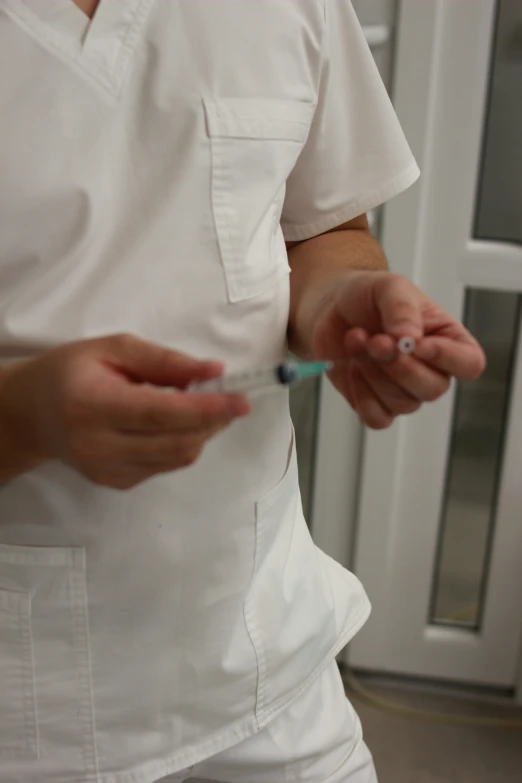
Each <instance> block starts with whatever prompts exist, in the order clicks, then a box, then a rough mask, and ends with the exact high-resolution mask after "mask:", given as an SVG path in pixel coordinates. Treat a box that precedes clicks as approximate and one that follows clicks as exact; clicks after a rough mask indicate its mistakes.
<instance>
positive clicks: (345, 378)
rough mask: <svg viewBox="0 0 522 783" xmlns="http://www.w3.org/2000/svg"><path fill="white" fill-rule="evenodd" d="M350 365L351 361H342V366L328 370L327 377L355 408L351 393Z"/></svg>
mask: <svg viewBox="0 0 522 783" xmlns="http://www.w3.org/2000/svg"><path fill="white" fill-rule="evenodd" d="M352 366H353V361H347V362H346V363H343V365H342V366H340V367H338V368H337V369H335V370H332V371H331V372H329V373H328V378H329V380H330V381H331V383H332V384H333V386H334V387H335V388H336V389H337V391H338V392H339V393H340V394H342V396H343V397H344V398H345V399H346V400H347V401H348V402H349V404H350V405H351V407H352V408H353V409H354V410H355V397H354V394H353V381H352V374H351V369H350V368H351V367H352Z"/></svg>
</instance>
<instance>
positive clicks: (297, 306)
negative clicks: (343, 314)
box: [288, 218, 388, 358]
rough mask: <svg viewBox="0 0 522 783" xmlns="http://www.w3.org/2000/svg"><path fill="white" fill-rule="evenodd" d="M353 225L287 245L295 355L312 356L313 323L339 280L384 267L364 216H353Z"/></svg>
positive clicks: (291, 339) (291, 340) (290, 324)
mask: <svg viewBox="0 0 522 783" xmlns="http://www.w3.org/2000/svg"><path fill="white" fill-rule="evenodd" d="M354 222H355V221H354ZM356 225H357V227H355V228H347V229H343V230H338V231H332V232H330V233H327V234H321V236H318V237H314V238H313V239H309V240H307V241H306V242H301V243H298V244H295V245H294V246H291V247H290V248H289V251H288V259H289V263H290V268H291V270H292V273H291V275H290V318H289V322H288V340H289V346H290V350H291V351H292V352H293V353H295V354H296V355H297V356H300V357H302V358H309V357H311V356H312V355H313V351H312V335H313V328H314V324H315V323H316V321H317V317H318V316H319V315H320V313H321V312H323V310H324V309H326V308H328V307H329V306H330V305H331V303H332V299H333V297H334V295H335V291H336V289H337V287H338V285H339V283H340V281H341V280H343V279H345V278H346V276H347V275H349V274H352V273H353V272H354V271H360V270H365V271H368V270H375V271H383V270H386V269H387V268H388V264H387V261H386V257H385V255H384V252H383V250H382V248H381V246H380V244H379V243H378V242H377V240H376V239H374V238H373V237H372V235H371V233H370V232H369V230H368V228H367V222H366V219H361V218H359V219H357V221H356Z"/></svg>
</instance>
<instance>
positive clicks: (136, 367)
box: [101, 335, 223, 389]
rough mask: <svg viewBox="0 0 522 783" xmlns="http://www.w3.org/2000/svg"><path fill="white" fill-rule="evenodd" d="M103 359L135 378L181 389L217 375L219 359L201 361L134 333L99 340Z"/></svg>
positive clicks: (220, 367)
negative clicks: (216, 360)
mask: <svg viewBox="0 0 522 783" xmlns="http://www.w3.org/2000/svg"><path fill="white" fill-rule="evenodd" d="M101 343H102V344H103V348H104V351H103V354H104V359H105V360H106V361H108V362H109V363H110V364H111V365H112V366H113V368H115V369H117V370H118V371H119V372H120V373H122V374H123V375H126V376H127V377H128V378H129V379H132V380H134V381H140V382H142V383H150V384H153V385H155V386H175V387H177V388H179V389H184V388H185V387H186V386H188V384H189V383H192V382H193V381H205V380H210V379H212V378H216V377H219V376H220V375H221V374H222V372H223V365H222V364H221V363H220V362H212V361H200V360H198V359H194V358H193V357H192V356H187V355H186V354H184V353H179V352H177V351H172V350H170V349H169V348H165V347H164V346H161V345H156V344H155V343H151V342H147V341H146V340H142V339H140V338H139V337H134V336H133V335H117V336H115V337H108V338H106V339H104V340H102V341H101Z"/></svg>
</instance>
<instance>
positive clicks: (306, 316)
mask: <svg viewBox="0 0 522 783" xmlns="http://www.w3.org/2000/svg"><path fill="white" fill-rule="evenodd" d="M359 274H361V272H360V271H359V270H355V269H354V270H351V269H349V270H346V269H345V270H343V271H342V272H340V273H339V274H337V275H335V276H331V275H330V276H329V277H328V278H326V279H325V280H323V281H317V282H316V284H315V285H314V286H309V287H308V288H307V290H306V292H304V293H303V295H302V296H301V299H300V301H299V305H298V307H296V310H295V313H294V317H293V319H292V321H291V325H290V328H289V332H288V337H289V344H290V350H292V351H293V353H295V354H296V355H297V356H299V357H300V358H301V359H311V358H314V357H315V356H316V351H315V346H314V343H315V340H314V335H315V333H316V331H317V329H318V326H319V325H320V324H321V323H322V322H323V320H324V319H325V318H328V317H330V316H331V314H332V311H333V310H334V308H335V306H336V302H337V299H338V294H339V291H340V290H341V289H345V287H346V284H347V282H350V281H351V280H353V279H354V278H355V277H356V276H358V275H359ZM362 274H364V272H362Z"/></svg>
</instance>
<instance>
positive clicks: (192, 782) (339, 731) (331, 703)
mask: <svg viewBox="0 0 522 783" xmlns="http://www.w3.org/2000/svg"><path fill="white" fill-rule="evenodd" d="M181 781H188V782H189V783H301V782H302V783H377V776H376V773H375V768H374V766H373V761H372V757H371V754H370V752H369V750H368V748H367V747H366V745H365V744H364V742H363V739H362V730H361V724H360V721H359V718H358V717H357V715H356V713H355V711H354V709H353V707H352V705H351V704H350V702H349V701H348V699H347V698H346V695H345V692H344V687H343V683H342V680H341V675H340V673H339V669H338V667H337V664H336V663H335V661H334V662H333V663H332V664H331V665H330V666H329V667H328V668H327V669H326V671H325V672H324V674H323V675H322V676H321V677H319V678H318V679H317V680H316V681H315V682H314V683H313V684H312V685H311V686H310V687H309V688H308V689H307V690H306V691H305V692H304V693H303V694H301V695H300V696H299V697H298V698H297V699H295V700H294V701H293V702H292V704H291V705H290V707H288V709H287V710H285V712H283V713H282V714H281V715H279V716H278V717H277V718H275V719H274V720H273V721H272V722H271V723H270V724H269V725H268V726H267V727H266V728H265V729H263V730H262V731H261V732H259V734H256V735H254V736H253V737H250V738H249V739H247V740H245V741H244V742H241V743H240V744H238V745H235V746H234V747H232V748H230V749H229V750H227V751H225V752H224V753H219V754H218V755H216V756H212V757H211V758H209V759H206V760H205V761H203V762H202V763H200V764H196V765H195V766H194V767H192V769H189V770H183V771H181V772H178V773H177V774H175V775H170V776H169V777H166V778H163V779H162V780H161V783H181Z"/></svg>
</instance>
